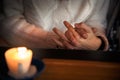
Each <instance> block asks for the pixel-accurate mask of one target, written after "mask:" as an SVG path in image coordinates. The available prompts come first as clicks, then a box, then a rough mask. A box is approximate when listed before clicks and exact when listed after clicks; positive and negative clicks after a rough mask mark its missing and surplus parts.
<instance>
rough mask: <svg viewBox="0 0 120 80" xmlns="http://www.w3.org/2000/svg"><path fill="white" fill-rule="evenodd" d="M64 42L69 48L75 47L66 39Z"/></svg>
mask: <svg viewBox="0 0 120 80" xmlns="http://www.w3.org/2000/svg"><path fill="white" fill-rule="evenodd" d="M63 43H64V45H65V48H67V49H74V46H72V45H71V44H70V43H69V42H67V41H64V42H63Z"/></svg>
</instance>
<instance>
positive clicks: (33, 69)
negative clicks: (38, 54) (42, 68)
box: [8, 65, 37, 79]
mask: <svg viewBox="0 0 120 80" xmlns="http://www.w3.org/2000/svg"><path fill="white" fill-rule="evenodd" d="M36 72H37V69H36V67H35V66H34V65H31V66H30V69H29V71H28V72H27V73H24V74H13V73H12V72H10V71H9V72H8V75H9V76H11V77H13V78H15V79H25V78H31V77H32V76H34V75H35V74H36Z"/></svg>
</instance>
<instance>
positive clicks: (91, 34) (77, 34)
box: [53, 21, 101, 50]
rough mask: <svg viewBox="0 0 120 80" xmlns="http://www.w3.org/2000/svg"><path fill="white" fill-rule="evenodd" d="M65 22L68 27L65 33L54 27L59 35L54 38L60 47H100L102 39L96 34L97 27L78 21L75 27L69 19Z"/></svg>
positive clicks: (82, 48)
mask: <svg viewBox="0 0 120 80" xmlns="http://www.w3.org/2000/svg"><path fill="white" fill-rule="evenodd" d="M63 23H64V25H65V27H66V28H67V30H66V32H65V33H63V32H62V31H60V30H58V29H57V28H54V29H53V31H54V32H55V33H56V34H57V35H58V37H59V38H58V39H53V40H54V41H55V43H56V44H57V45H58V46H59V47H61V48H67V49H80V50H97V49H98V48H99V47H100V45H101V39H100V38H98V37H97V36H96V35H95V31H96V30H95V29H93V28H91V27H89V26H87V25H86V24H85V23H76V24H75V25H74V26H75V28H73V26H72V25H71V24H70V23H69V22H67V21H64V22H63Z"/></svg>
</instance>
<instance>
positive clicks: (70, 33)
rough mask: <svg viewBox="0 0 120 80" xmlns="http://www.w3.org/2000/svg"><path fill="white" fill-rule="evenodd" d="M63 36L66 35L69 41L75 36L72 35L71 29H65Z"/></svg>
mask: <svg viewBox="0 0 120 80" xmlns="http://www.w3.org/2000/svg"><path fill="white" fill-rule="evenodd" d="M65 36H66V37H67V39H68V40H70V41H73V40H74V39H76V38H75V37H74V35H73V34H72V32H71V31H66V32H65Z"/></svg>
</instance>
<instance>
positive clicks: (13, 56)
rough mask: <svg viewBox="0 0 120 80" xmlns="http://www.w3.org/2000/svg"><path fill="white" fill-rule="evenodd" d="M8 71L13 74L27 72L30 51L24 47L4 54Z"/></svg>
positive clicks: (30, 57)
mask: <svg viewBox="0 0 120 80" xmlns="http://www.w3.org/2000/svg"><path fill="white" fill-rule="evenodd" d="M5 59H6V62H7V66H8V68H9V71H10V72H11V73H13V74H15V75H16V74H18V75H19V74H24V73H26V72H27V71H28V70H29V67H30V64H31V60H32V50H30V49H27V48H26V47H16V48H11V49H8V50H7V51H6V52H5Z"/></svg>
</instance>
